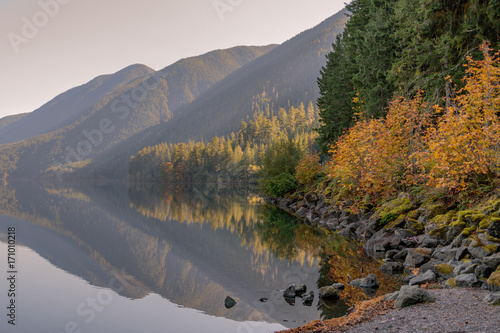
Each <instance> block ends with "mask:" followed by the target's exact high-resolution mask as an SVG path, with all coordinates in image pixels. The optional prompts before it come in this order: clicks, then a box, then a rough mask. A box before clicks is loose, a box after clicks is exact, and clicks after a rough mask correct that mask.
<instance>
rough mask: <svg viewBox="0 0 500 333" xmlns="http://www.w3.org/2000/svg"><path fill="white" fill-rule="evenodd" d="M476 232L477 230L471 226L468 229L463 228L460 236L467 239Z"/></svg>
mask: <svg viewBox="0 0 500 333" xmlns="http://www.w3.org/2000/svg"><path fill="white" fill-rule="evenodd" d="M476 230H477V227H476V226H475V225H473V226H471V227H469V228H465V229H464V231H462V236H464V237H469V236H470V235H471V234H472V233H473V232H474V231H476Z"/></svg>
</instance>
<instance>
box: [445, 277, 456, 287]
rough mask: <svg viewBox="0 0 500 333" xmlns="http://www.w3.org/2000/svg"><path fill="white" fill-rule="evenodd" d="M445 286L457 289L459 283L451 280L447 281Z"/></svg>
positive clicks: (453, 279)
mask: <svg viewBox="0 0 500 333" xmlns="http://www.w3.org/2000/svg"><path fill="white" fill-rule="evenodd" d="M444 284H445V285H446V286H448V287H452V288H456V287H457V283H456V282H455V278H451V279H448V280H446V282H445V283H444Z"/></svg>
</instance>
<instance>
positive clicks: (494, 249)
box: [483, 244, 498, 253]
mask: <svg viewBox="0 0 500 333" xmlns="http://www.w3.org/2000/svg"><path fill="white" fill-rule="evenodd" d="M483 248H484V249H485V250H486V251H488V252H489V253H494V252H497V250H498V246H496V245H493V244H490V245H484V246H483Z"/></svg>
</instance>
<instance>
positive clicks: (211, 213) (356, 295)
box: [129, 185, 397, 319]
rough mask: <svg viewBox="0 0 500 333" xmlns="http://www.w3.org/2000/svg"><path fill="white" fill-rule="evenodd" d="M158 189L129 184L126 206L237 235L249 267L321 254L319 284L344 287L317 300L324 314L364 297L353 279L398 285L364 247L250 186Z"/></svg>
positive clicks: (339, 312)
mask: <svg viewBox="0 0 500 333" xmlns="http://www.w3.org/2000/svg"><path fill="white" fill-rule="evenodd" d="M160 192H161V194H160V195H158V192H155V191H149V190H147V191H146V190H144V189H140V190H139V189H137V188H129V199H130V205H131V207H133V208H134V209H136V210H137V211H138V212H140V213H141V214H142V215H144V216H147V217H151V218H154V219H157V220H160V221H163V222H166V221H170V220H176V221H179V222H181V223H186V224H199V225H200V227H202V228H203V227H205V226H206V225H207V224H208V225H209V226H210V227H211V228H212V229H214V230H218V229H224V230H229V231H230V232H231V233H236V234H237V235H238V236H239V239H240V242H241V245H242V246H244V247H246V248H249V249H251V250H252V259H251V260H252V269H253V270H254V271H255V272H262V274H264V272H266V271H267V272H269V269H270V268H271V267H272V263H273V260H275V259H274V258H275V257H277V258H278V259H285V260H288V261H290V262H291V261H296V262H299V263H301V264H305V263H307V264H309V265H312V264H313V263H314V261H315V260H316V259H319V258H321V264H320V278H319V280H318V281H317V286H318V288H319V287H323V286H326V285H330V284H332V283H334V282H338V283H344V284H345V285H346V289H345V290H344V291H343V292H341V293H340V297H341V298H340V300H339V301H337V302H335V303H330V304H327V303H324V302H322V303H320V304H319V305H318V307H319V309H320V310H321V312H322V317H323V318H325V319H326V318H333V317H341V316H343V315H345V314H346V311H347V309H348V308H349V307H351V306H352V305H354V304H355V303H356V302H358V301H361V300H365V299H368V297H367V296H366V295H365V294H364V293H363V291H362V290H360V289H357V288H353V287H350V286H349V285H348V276H350V277H351V278H352V279H357V278H362V277H366V276H367V275H368V274H370V273H374V274H375V275H376V276H377V279H378V281H379V284H380V285H381V287H380V288H379V290H378V291H377V295H380V294H384V293H388V292H392V291H393V290H395V289H396V288H397V285H396V284H397V283H396V282H395V280H394V279H392V278H390V277H388V276H385V275H384V274H382V273H381V272H380V270H379V266H380V263H379V262H378V261H376V260H374V259H373V258H370V257H368V256H367V255H366V254H365V253H364V250H363V247H362V246H361V245H360V244H359V243H356V242H351V241H347V240H345V239H344V238H342V237H339V236H337V235H336V234H334V233H332V232H330V231H327V230H325V229H319V228H310V227H308V226H306V225H304V224H303V223H301V222H300V221H299V220H298V219H297V218H295V217H293V216H291V215H289V214H288V213H286V212H284V211H282V210H281V209H279V208H277V207H274V206H269V205H265V204H262V203H261V201H260V199H259V198H258V197H257V196H256V195H255V194H254V192H252V191H251V190H248V189H237V190H235V189H234V188H231V187H220V186H218V185H213V186H205V187H203V188H198V187H190V188H173V189H168V190H165V189H164V190H161V191H160Z"/></svg>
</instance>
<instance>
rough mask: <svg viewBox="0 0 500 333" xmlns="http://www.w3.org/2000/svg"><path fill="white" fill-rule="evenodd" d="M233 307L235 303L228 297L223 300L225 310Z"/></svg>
mask: <svg viewBox="0 0 500 333" xmlns="http://www.w3.org/2000/svg"><path fill="white" fill-rule="evenodd" d="M235 305H236V301H235V300H234V299H232V298H231V297H229V296H227V297H226V299H225V300H224V306H225V307H226V309H231V308H232V307H234V306H235Z"/></svg>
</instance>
